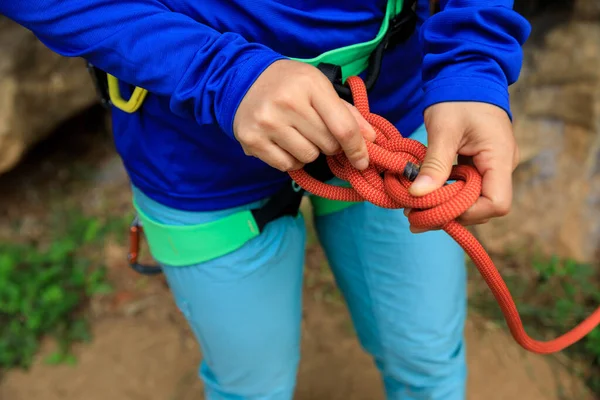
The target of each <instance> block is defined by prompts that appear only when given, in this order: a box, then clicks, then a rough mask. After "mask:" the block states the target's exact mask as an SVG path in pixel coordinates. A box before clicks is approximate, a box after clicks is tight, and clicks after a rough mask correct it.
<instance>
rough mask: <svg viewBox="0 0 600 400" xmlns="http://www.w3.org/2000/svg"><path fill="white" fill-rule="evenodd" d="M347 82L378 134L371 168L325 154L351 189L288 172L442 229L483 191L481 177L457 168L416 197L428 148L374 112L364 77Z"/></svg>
mask: <svg viewBox="0 0 600 400" xmlns="http://www.w3.org/2000/svg"><path fill="white" fill-rule="evenodd" d="M348 84H349V85H350V89H351V91H352V97H353V100H354V105H355V107H356V108H357V110H358V111H359V112H360V113H361V115H362V116H363V117H364V118H365V120H367V122H368V123H369V124H371V126H372V127H373V129H374V130H375V133H376V139H375V142H374V143H371V142H367V150H368V152H369V158H370V164H369V167H368V168H367V169H366V170H364V171H359V170H357V169H356V168H354V167H353V166H352V164H351V163H350V161H349V160H348V158H347V157H346V155H345V154H344V153H340V154H337V155H335V156H330V157H327V163H328V165H329V168H330V169H331V171H332V172H333V174H334V175H335V176H337V177H338V178H340V179H342V180H344V181H347V182H349V183H350V185H351V187H350V188H340V187H338V186H334V185H328V184H326V183H323V182H320V181H318V180H316V179H314V178H312V177H311V176H310V175H308V174H307V173H306V172H305V171H304V170H299V171H292V172H290V175H291V176H292V178H293V179H294V180H295V181H296V183H297V184H299V185H300V186H302V187H303V188H305V189H306V190H307V191H309V192H311V193H312V194H314V195H317V196H320V197H325V198H328V199H331V200H342V201H364V200H367V201H369V202H371V203H373V204H375V205H377V206H379V207H383V208H411V209H413V211H412V212H411V213H410V215H409V220H410V222H411V224H412V225H413V226H415V227H418V228H426V229H433V228H441V227H443V226H444V225H446V224H447V223H448V222H450V221H453V220H454V219H455V218H457V217H458V216H459V215H461V214H462V213H464V212H465V211H466V210H467V209H468V208H469V207H470V206H471V205H472V204H473V203H475V201H476V200H477V198H478V197H479V194H480V190H481V176H480V175H479V173H478V172H477V170H475V168H473V167H470V166H455V167H454V169H453V170H452V175H451V179H452V180H456V182H454V183H451V184H448V185H445V186H444V187H442V188H440V189H438V190H436V191H435V192H433V193H430V194H428V195H426V196H422V197H415V196H412V195H411V194H410V193H409V191H408V189H409V188H410V185H411V183H412V180H414V172H415V168H414V167H415V166H418V165H420V164H421V163H422V162H423V160H424V159H425V153H426V151H427V148H426V146H424V145H423V144H422V143H420V142H418V141H416V140H414V139H410V138H404V137H402V134H401V133H400V132H399V131H398V129H396V127H395V126H394V125H393V124H392V123H391V122H389V121H388V120H386V119H385V118H383V117H381V116H380V115H377V114H373V113H371V112H370V109H369V102H368V98H367V91H366V87H365V85H364V82H363V81H362V80H361V79H360V78H358V77H350V78H348ZM407 171H412V172H413V176H410V174H408V175H409V176H407V173H406V172H407Z"/></svg>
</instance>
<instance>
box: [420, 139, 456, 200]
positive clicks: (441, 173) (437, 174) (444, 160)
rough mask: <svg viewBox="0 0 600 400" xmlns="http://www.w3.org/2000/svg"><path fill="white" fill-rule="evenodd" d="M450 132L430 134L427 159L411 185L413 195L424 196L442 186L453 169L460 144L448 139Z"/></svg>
mask: <svg viewBox="0 0 600 400" xmlns="http://www.w3.org/2000/svg"><path fill="white" fill-rule="evenodd" d="M450 136H451V135H448V132H440V133H439V134H436V133H435V132H431V134H429V145H428V148H427V153H426V155H425V159H424V160H423V163H422V164H421V168H420V170H419V174H418V175H417V179H415V181H414V182H413V183H412V185H411V186H410V189H409V192H410V194H412V195H413V196H424V195H426V194H429V193H431V192H433V191H434V190H436V189H439V188H441V187H442V186H443V185H444V184H445V183H446V181H447V180H448V178H449V177H450V172H451V171H452V165H453V163H454V160H455V158H456V154H457V152H458V146H457V145H456V144H453V143H452V141H450V140H448V139H449V137H450Z"/></svg>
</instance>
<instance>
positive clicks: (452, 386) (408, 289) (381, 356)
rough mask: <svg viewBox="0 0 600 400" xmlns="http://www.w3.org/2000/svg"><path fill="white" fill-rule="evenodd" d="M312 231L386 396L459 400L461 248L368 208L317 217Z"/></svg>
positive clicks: (398, 214)
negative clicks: (412, 394)
mask: <svg viewBox="0 0 600 400" xmlns="http://www.w3.org/2000/svg"><path fill="white" fill-rule="evenodd" d="M316 226H317V230H318V234H319V238H320V240H321V243H322V245H323V247H324V249H325V253H326V255H327V258H328V260H329V262H330V265H331V268H332V270H333V272H334V274H335V276H336V280H337V282H338V284H339V286H340V288H341V290H342V292H343V294H344V297H345V299H346V301H347V303H348V307H349V310H350V312H351V315H352V319H353V322H354V325H355V327H356V330H357V333H358V336H359V339H360V341H361V344H362V345H363V347H364V348H365V349H366V350H367V351H368V352H369V353H371V354H372V355H373V357H374V358H375V361H376V362H377V364H378V366H379V367H380V368H381V369H382V372H383V374H384V378H385V379H386V386H387V390H388V393H391V392H395V391H402V392H408V391H411V392H421V393H428V394H429V395H431V396H433V394H435V393H437V394H436V395H435V397H425V398H428V399H461V398H462V397H461V396H462V394H461V395H457V393H462V391H463V390H464V389H463V384H464V374H465V366H464V349H463V341H462V336H463V328H464V322H465V316H466V270H465V256H464V253H463V251H462V249H461V248H460V247H459V246H458V245H456V244H455V242H454V241H453V240H452V239H451V238H450V237H449V236H447V235H446V234H445V233H444V232H442V231H438V232H429V233H423V234H418V235H414V234H411V233H410V232H409V230H408V221H407V220H406V217H404V215H403V214H402V212H401V211H398V210H385V209H381V208H378V207H376V206H374V205H372V204H360V205H356V206H353V207H350V208H347V209H345V210H343V211H341V212H339V213H336V214H331V215H328V216H325V217H320V218H318V219H317V221H316ZM442 391H447V392H443V393H442ZM391 398H394V399H396V398H398V399H405V398H406V399H409V398H412V397H393V396H392V397H391ZM416 398H418V397H416Z"/></svg>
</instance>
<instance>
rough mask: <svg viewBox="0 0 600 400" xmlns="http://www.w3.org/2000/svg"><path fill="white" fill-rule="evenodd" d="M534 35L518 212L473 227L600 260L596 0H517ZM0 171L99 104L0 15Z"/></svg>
mask: <svg viewBox="0 0 600 400" xmlns="http://www.w3.org/2000/svg"><path fill="white" fill-rule="evenodd" d="M515 8H516V9H517V10H518V11H519V12H521V13H522V14H523V15H525V16H527V17H528V18H529V19H530V21H531V22H532V25H533V34H532V37H531V39H530V40H529V42H528V43H527V45H526V48H525V65H524V67H523V72H522V75H521V79H520V80H519V82H518V83H517V84H515V85H514V86H513V87H512V88H511V95H512V104H513V110H514V114H515V134H516V137H517V140H518V143H519V146H520V150H521V155H522V156H521V164H520V165H519V167H518V168H517V170H516V171H515V175H514V179H515V181H514V202H513V210H512V212H511V213H510V214H509V215H508V216H506V217H504V218H501V219H497V220H494V221H492V222H490V223H489V224H487V225H485V226H481V227H477V228H476V229H475V231H476V233H477V235H478V236H479V237H480V238H481V240H482V241H483V243H484V245H485V246H486V248H488V249H489V250H490V251H492V252H497V253H502V252H506V251H508V250H510V249H518V248H522V247H527V248H530V249H531V248H534V249H538V250H539V251H541V252H544V253H551V254H555V255H559V256H562V257H569V258H575V259H577V260H579V261H596V260H597V259H598V258H599V257H600V0H571V1H569V0H520V1H517V2H516V5H515ZM0 49H1V51H2V57H0V87H1V88H2V90H0V174H1V173H3V172H6V171H9V170H11V169H12V168H14V167H15V166H16V165H17V164H18V163H19V162H20V160H21V159H22V157H23V155H24V154H25V153H26V152H27V150H28V149H29V148H30V147H31V146H33V145H35V144H36V143H38V142H39V141H40V140H42V139H44V138H46V137H47V136H48V135H50V134H51V133H52V132H53V131H54V129H55V128H56V126H57V125H59V124H61V123H62V122H64V121H65V120H67V119H69V118H71V117H73V116H75V115H77V114H79V113H81V112H82V111H83V110H85V109H87V108H89V107H90V106H92V105H93V104H95V103H96V94H95V91H94V88H93V86H92V84H91V81H90V78H89V75H88V73H87V70H86V68H85V63H84V62H83V61H82V60H80V59H68V58H64V57H60V56H58V55H56V54H54V53H52V52H51V51H49V50H48V49H47V48H46V47H45V46H44V45H43V44H41V43H40V42H39V41H38V40H37V39H36V38H35V37H34V36H33V35H32V34H31V33H30V32H28V31H27V30H25V29H23V28H21V27H19V26H17V25H16V24H14V23H12V22H11V21H8V20H7V19H5V18H3V17H1V16H0Z"/></svg>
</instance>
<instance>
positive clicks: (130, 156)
mask: <svg viewBox="0 0 600 400" xmlns="http://www.w3.org/2000/svg"><path fill="white" fill-rule="evenodd" d="M162 2H163V3H164V4H165V5H166V6H167V7H169V8H170V9H172V10H173V11H174V12H178V13H182V14H185V15H187V16H189V17H190V18H192V19H194V20H196V21H198V22H199V23H202V24H204V25H207V26H209V27H211V28H212V29H214V30H216V31H218V32H221V33H224V32H235V33H237V34H239V35H241V36H242V37H243V38H244V39H245V40H247V41H250V42H258V43H261V44H264V45H266V46H268V47H269V48H271V49H273V50H274V51H276V52H278V53H280V54H282V55H284V56H288V57H293V58H312V57H315V56H318V55H319V54H321V53H323V52H325V51H328V50H331V49H334V48H339V47H342V46H346V45H351V44H355V43H360V42H365V41H368V40H371V39H373V38H374V37H375V35H376V34H377V32H378V31H379V28H380V26H381V23H382V21H383V18H384V15H385V9H386V4H387V2H386V1H385V0H373V1H364V0H346V1H343V2H341V1H336V0H295V1H293V0H278V1H276V0H232V1H222V0H202V1H200V0H162ZM416 9H417V14H418V15H419V22H418V24H417V29H416V31H415V32H414V33H413V35H412V36H411V37H410V38H409V40H408V41H407V42H406V43H404V44H401V45H399V46H397V47H395V48H394V49H393V50H390V51H389V52H386V54H385V55H384V59H383V64H382V70H381V74H380V77H379V80H378V82H377V84H376V86H375V87H374V88H373V90H372V92H371V94H370V102H371V107H372V111H373V112H376V113H378V114H381V115H383V116H384V117H386V118H388V119H389V120H390V121H392V122H393V123H394V124H396V126H397V127H398V128H399V129H400V130H401V132H403V133H410V132H412V131H413V130H414V129H416V128H417V127H418V126H419V125H421V124H422V122H423V121H422V111H423V110H422V109H421V107H420V102H421V98H422V94H421V85H420V82H421V77H420V70H421V51H420V46H419V38H418V30H419V27H420V25H421V24H422V22H423V20H424V19H425V18H427V16H428V15H429V0H419V1H418V2H417V6H416ZM123 91H124V92H125V94H127V87H124V88H123ZM113 129H114V137H115V142H116V146H117V149H118V151H119V153H120V155H121V156H122V158H123V160H124V163H125V166H126V168H127V170H128V172H129V174H130V176H131V178H132V182H133V184H134V185H136V186H137V187H139V188H140V189H141V190H142V191H144V192H145V193H147V194H148V195H149V196H150V197H153V198H154V199H155V200H157V201H159V202H162V203H163V204H166V205H169V206H171V207H173V208H178V209H187V210H215V209H223V208H229V207H233V206H237V205H240V204H244V203H249V202H252V201H255V200H257V199H260V198H261V197H265V196H268V195H269V194H271V193H273V192H274V191H275V190H277V189H278V187H280V185H282V184H286V182H288V181H289V177H288V176H287V174H285V173H282V172H280V171H278V170H275V169H273V168H271V167H270V166H268V165H267V164H265V163H263V162H262V161H260V160H258V159H256V158H253V157H248V156H246V155H245V154H244V153H243V151H242V149H241V146H240V144H239V143H237V142H236V141H235V140H233V139H232V138H230V137H228V136H227V135H225V134H224V133H223V132H222V131H221V130H220V128H219V126H218V125H217V123H216V121H215V123H214V124H208V125H199V124H198V123H197V122H196V121H195V120H193V119H189V120H187V119H182V118H180V117H177V116H175V115H173V114H172V113H170V111H169V99H168V98H166V97H160V96H155V95H152V94H150V95H149V96H148V98H147V99H146V101H145V103H144V106H143V108H142V109H141V110H140V111H138V112H137V113H135V114H126V113H122V112H120V111H118V110H114V111H113Z"/></svg>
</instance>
